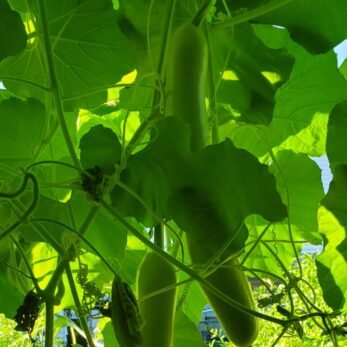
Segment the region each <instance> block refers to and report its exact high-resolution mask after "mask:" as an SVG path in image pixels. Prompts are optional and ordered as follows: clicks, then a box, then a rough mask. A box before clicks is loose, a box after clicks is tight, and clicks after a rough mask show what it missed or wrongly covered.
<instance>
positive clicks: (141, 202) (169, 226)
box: [116, 181, 184, 261]
mask: <svg viewBox="0 0 347 347" xmlns="http://www.w3.org/2000/svg"><path fill="white" fill-rule="evenodd" d="M116 185H118V186H119V187H120V188H122V189H124V190H125V191H126V192H127V193H129V194H130V195H132V196H133V197H134V198H135V199H136V200H137V201H138V202H139V203H140V204H141V205H142V206H143V207H144V208H145V209H146V211H148V212H149V213H150V214H151V215H152V216H153V217H154V218H155V219H156V220H157V222H158V223H161V224H163V225H164V226H165V227H166V228H167V229H168V230H169V231H170V232H172V234H173V235H174V236H175V237H176V239H177V241H178V244H179V246H180V248H181V252H182V259H183V260H182V261H184V247H183V243H182V240H181V238H180V236H179V235H178V234H177V232H176V231H175V230H174V229H173V228H172V227H171V225H169V224H168V223H167V222H166V221H165V220H163V219H162V218H161V217H159V216H158V215H157V214H156V213H155V212H154V211H153V210H152V209H151V208H150V207H149V206H148V204H147V203H146V202H145V201H144V200H143V199H142V198H141V197H140V195H138V194H137V193H136V192H135V191H134V190H132V189H131V188H130V187H129V186H128V185H126V184H124V183H122V182H121V181H117V182H116Z"/></svg>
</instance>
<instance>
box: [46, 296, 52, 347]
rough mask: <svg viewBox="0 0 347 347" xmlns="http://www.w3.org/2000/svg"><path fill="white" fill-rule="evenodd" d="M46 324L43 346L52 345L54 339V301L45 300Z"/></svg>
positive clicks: (48, 346) (50, 346) (49, 346)
mask: <svg viewBox="0 0 347 347" xmlns="http://www.w3.org/2000/svg"><path fill="white" fill-rule="evenodd" d="M45 308H46V322H45V324H46V326H45V347H53V341H54V301H53V300H51V299H49V300H45Z"/></svg>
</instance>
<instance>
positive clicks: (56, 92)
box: [39, 0, 81, 167]
mask: <svg viewBox="0 0 347 347" xmlns="http://www.w3.org/2000/svg"><path fill="white" fill-rule="evenodd" d="M39 9H40V15H41V28H42V34H43V44H44V47H45V51H46V58H47V64H48V69H49V75H50V83H51V88H50V89H51V93H52V95H53V98H54V101H55V107H56V111H57V118H58V122H59V125H60V128H61V131H62V133H63V136H64V140H65V143H66V146H67V148H68V151H69V154H70V157H71V159H72V161H73V163H74V165H75V166H77V167H80V165H81V164H80V162H79V159H78V157H77V154H76V151H75V148H74V145H73V143H72V140H71V137H70V134H69V130H68V128H67V125H66V122H65V118H64V107H63V103H62V97H61V92H60V89H59V84H58V78H57V74H56V71H55V66H54V58H53V48H52V45H51V41H50V37H49V30H48V24H47V15H46V5H45V1H44V0H39Z"/></svg>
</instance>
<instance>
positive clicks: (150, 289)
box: [137, 252, 177, 347]
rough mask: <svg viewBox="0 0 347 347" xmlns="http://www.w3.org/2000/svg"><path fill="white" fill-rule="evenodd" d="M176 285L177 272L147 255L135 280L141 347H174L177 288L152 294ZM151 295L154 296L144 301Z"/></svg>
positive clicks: (155, 256)
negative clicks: (140, 319)
mask: <svg viewBox="0 0 347 347" xmlns="http://www.w3.org/2000/svg"><path fill="white" fill-rule="evenodd" d="M176 282H177V276H176V271H175V268H174V266H173V265H172V264H170V263H169V262H167V261H166V260H165V259H163V258H162V257H161V256H159V255H158V254H157V253H155V252H149V253H147V254H146V256H145V257H144V259H143V261H142V263H141V265H140V267H139V271H138V276H137V297H138V302H139V304H138V305H139V311H140V315H141V317H142V321H143V326H142V336H143V347H172V346H173V329H174V321H175V311H176V298H177V287H175V288H173V289H170V290H167V291H164V292H162V293H156V294H154V292H156V291H158V290H161V289H164V288H166V287H168V286H170V285H172V284H175V283H176ZM152 293H153V294H154V295H153V296H150V297H148V298H145V296H148V295H151V294H152ZM142 298H143V299H142Z"/></svg>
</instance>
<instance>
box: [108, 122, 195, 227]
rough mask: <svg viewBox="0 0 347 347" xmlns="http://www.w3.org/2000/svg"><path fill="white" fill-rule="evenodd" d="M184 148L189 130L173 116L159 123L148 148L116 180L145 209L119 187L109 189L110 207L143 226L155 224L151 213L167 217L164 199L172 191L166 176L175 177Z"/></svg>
mask: <svg viewBox="0 0 347 347" xmlns="http://www.w3.org/2000/svg"><path fill="white" fill-rule="evenodd" d="M188 148H189V131H188V127H187V126H186V125H185V124H184V123H183V122H182V121H180V120H179V119H177V118H175V117H166V118H164V119H163V120H161V121H159V122H158V123H157V124H156V125H155V126H154V128H153V130H152V132H151V140H150V143H149V144H148V146H147V147H146V148H144V149H143V150H142V151H140V152H138V153H136V154H134V155H133V156H131V157H130V158H129V160H128V163H127V167H126V169H125V170H124V171H123V172H122V174H121V177H120V181H121V182H122V183H124V184H126V185H127V186H128V187H129V188H131V189H132V190H133V191H135V192H136V193H137V194H138V195H139V196H140V198H141V199H142V200H143V201H144V203H145V204H146V207H144V206H143V205H142V203H140V202H139V201H138V200H137V199H136V198H134V196H132V195H131V194H130V193H129V192H127V191H126V190H124V189H122V188H121V187H116V188H115V189H114V190H113V192H112V195H111V197H112V204H113V205H114V206H115V207H116V208H117V209H118V210H119V211H121V212H122V213H123V214H124V215H125V216H132V217H135V218H136V219H137V220H138V221H139V222H141V223H143V224H145V225H148V226H152V225H153V224H157V223H158V220H157V219H156V218H155V217H154V216H153V215H152V213H151V211H152V212H155V213H156V215H157V216H159V217H161V218H162V217H164V216H165V215H166V214H167V200H168V198H169V196H170V192H171V188H172V187H171V185H170V182H169V179H168V177H169V176H172V175H173V176H175V174H177V175H179V173H180V165H181V162H180V159H179V158H180V156H181V155H182V154H184V153H186V152H188ZM148 209H150V210H151V211H150V210H148Z"/></svg>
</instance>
